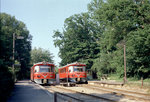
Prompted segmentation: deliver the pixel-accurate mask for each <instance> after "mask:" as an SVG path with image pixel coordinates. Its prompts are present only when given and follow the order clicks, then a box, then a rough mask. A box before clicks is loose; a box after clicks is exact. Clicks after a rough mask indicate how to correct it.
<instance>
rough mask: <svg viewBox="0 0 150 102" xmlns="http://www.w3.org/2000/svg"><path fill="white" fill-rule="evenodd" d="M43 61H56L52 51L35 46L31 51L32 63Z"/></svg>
mask: <svg viewBox="0 0 150 102" xmlns="http://www.w3.org/2000/svg"><path fill="white" fill-rule="evenodd" d="M43 61H46V62H51V63H54V61H53V55H52V53H50V52H49V51H48V50H44V49H42V48H34V49H33V50H32V51H31V64H34V63H38V62H43Z"/></svg>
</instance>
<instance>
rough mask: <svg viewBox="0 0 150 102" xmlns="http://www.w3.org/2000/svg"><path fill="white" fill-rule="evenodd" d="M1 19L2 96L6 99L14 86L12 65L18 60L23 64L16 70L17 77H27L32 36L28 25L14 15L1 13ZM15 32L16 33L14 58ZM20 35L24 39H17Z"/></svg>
mask: <svg viewBox="0 0 150 102" xmlns="http://www.w3.org/2000/svg"><path fill="white" fill-rule="evenodd" d="M0 21H1V22H0V84H1V85H0V97H3V99H5V98H6V96H8V95H7V93H8V91H10V88H12V86H13V77H12V73H11V72H12V65H13V64H16V62H17V64H18V63H19V64H20V65H21V66H20V68H19V69H17V70H15V73H16V74H17V75H16V76H17V78H25V77H27V71H28V70H29V63H30V50H31V40H32V36H31V35H30V34H29V31H28V30H27V28H26V25H25V24H24V23H23V22H21V21H19V20H17V19H16V18H15V17H14V16H11V15H9V14H6V13H0ZM13 34H15V38H14V39H15V49H14V50H15V52H14V60H13ZM19 36H22V37H23V39H17V38H18V37H19ZM1 76H3V77H1ZM1 92H2V93H1Z"/></svg>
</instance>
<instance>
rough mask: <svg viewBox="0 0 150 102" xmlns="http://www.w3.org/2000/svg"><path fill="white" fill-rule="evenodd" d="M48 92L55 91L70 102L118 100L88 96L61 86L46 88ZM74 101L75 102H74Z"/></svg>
mask: <svg viewBox="0 0 150 102" xmlns="http://www.w3.org/2000/svg"><path fill="white" fill-rule="evenodd" d="M44 87H45V88H46V90H48V91H53V92H55V93H57V94H58V95H60V96H63V98H64V97H68V100H69V99H71V100H74V101H75V102H116V101H118V100H114V99H109V98H106V97H102V96H96V95H93V94H87V93H84V92H79V91H75V90H71V89H66V88H65V87H61V86H44ZM74 101H73V102H74Z"/></svg>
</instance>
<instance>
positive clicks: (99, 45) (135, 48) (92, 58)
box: [53, 0, 150, 78]
mask: <svg viewBox="0 0 150 102" xmlns="http://www.w3.org/2000/svg"><path fill="white" fill-rule="evenodd" d="M88 10H89V11H88V13H82V14H78V15H73V16H71V17H69V18H67V19H66V20H65V25H64V31H63V32H59V31H54V36H53V37H54V38H55V40H54V44H55V46H56V47H59V49H60V52H59V56H60V58H62V62H61V64H62V65H65V64H67V63H71V62H75V61H79V62H84V63H86V64H87V67H88V68H89V69H90V68H91V69H92V70H93V71H95V72H97V75H98V77H100V76H101V75H102V74H113V73H115V74H117V75H118V76H119V77H120V78H122V77H123V76H124V46H126V63H127V76H128V77H136V78H140V77H144V78H147V77H150V74H149V73H150V63H149V62H150V46H149V45H150V30H149V28H150V13H149V11H150V1H149V0H93V1H91V3H90V4H89V5H88Z"/></svg>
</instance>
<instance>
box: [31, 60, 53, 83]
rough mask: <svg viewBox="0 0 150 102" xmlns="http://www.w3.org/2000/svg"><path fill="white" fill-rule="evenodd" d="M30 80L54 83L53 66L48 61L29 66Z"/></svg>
mask: <svg viewBox="0 0 150 102" xmlns="http://www.w3.org/2000/svg"><path fill="white" fill-rule="evenodd" d="M30 77H31V80H32V81H34V82H36V83H38V84H55V83H56V79H55V66H54V64H52V63H49V62H39V63H36V64H34V65H33V66H32V67H31V76H30Z"/></svg>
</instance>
